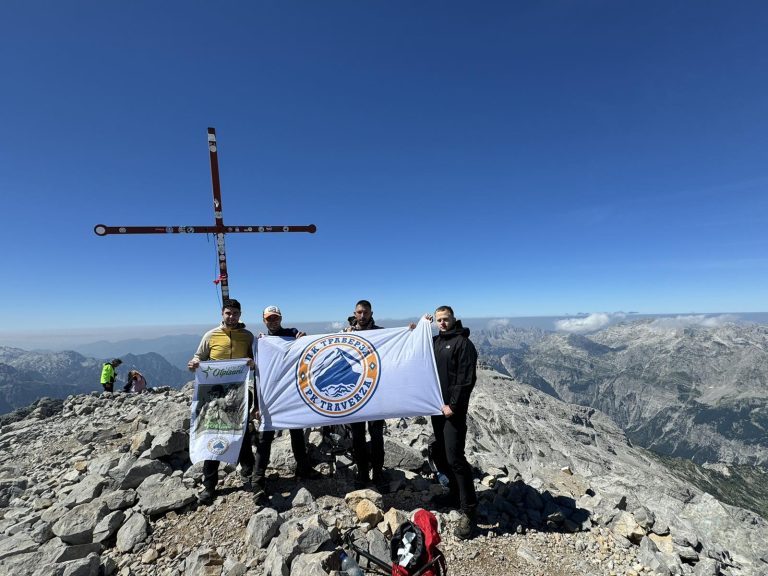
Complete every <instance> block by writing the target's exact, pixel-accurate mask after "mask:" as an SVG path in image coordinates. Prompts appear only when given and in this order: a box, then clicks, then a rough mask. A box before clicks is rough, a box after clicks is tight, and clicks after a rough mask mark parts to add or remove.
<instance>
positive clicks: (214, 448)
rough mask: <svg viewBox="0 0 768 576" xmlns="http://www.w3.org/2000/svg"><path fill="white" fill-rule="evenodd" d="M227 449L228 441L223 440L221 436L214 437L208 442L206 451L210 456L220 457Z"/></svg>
mask: <svg viewBox="0 0 768 576" xmlns="http://www.w3.org/2000/svg"><path fill="white" fill-rule="evenodd" d="M227 448H229V440H227V439H226V438H223V437H222V436H215V437H213V438H211V439H210V440H208V450H209V451H210V452H211V454H216V456H221V455H222V454H224V452H226V451H227Z"/></svg>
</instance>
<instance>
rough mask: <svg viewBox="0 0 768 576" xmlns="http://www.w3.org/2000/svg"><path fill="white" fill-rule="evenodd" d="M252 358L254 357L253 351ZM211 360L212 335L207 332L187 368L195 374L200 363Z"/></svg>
mask: <svg viewBox="0 0 768 576" xmlns="http://www.w3.org/2000/svg"><path fill="white" fill-rule="evenodd" d="M251 356H253V351H251ZM210 359H211V333H210V332H206V333H205V334H204V335H203V339H202V340H200V344H199V345H198V347H197V350H196V351H195V354H194V355H193V356H192V359H191V360H190V361H189V362H187V368H189V369H190V370H192V371H193V372H194V371H195V370H197V367H198V366H200V362H205V361H206V360H210Z"/></svg>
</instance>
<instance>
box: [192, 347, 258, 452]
mask: <svg viewBox="0 0 768 576" xmlns="http://www.w3.org/2000/svg"><path fill="white" fill-rule="evenodd" d="M250 375H251V369H250V368H249V367H248V360H247V359H242V360H211V361H209V362H200V367H199V368H198V369H197V370H196V371H195V392H194V394H193V396H192V418H191V420H190V426H189V428H190V430H189V458H190V460H192V462H200V461H201V460H220V461H222V462H229V463H230V464H236V463H237V458H238V455H239V454H240V446H241V445H242V443H243V435H244V433H245V431H246V430H247V423H248V389H247V385H248V379H249V377H250Z"/></svg>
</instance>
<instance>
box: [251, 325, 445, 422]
mask: <svg viewBox="0 0 768 576" xmlns="http://www.w3.org/2000/svg"><path fill="white" fill-rule="evenodd" d="M256 348H257V354H256V355H257V365H258V372H259V379H258V380H259V385H258V395H259V409H260V411H261V424H260V426H259V429H260V430H283V429H288V428H307V427H312V426H325V425H329V424H348V423H351V422H365V421H367V420H381V419H386V418H400V417H409V416H428V415H431V414H440V413H441V408H442V405H443V399H442V395H441V393H440V384H439V382H438V378H437V370H436V368H435V359H434V352H433V349H432V330H431V326H430V323H429V322H428V321H426V320H422V321H420V322H419V323H418V324H417V325H416V328H414V329H413V330H410V329H408V328H388V329H382V330H365V331H358V332H342V333H334V334H321V335H312V336H303V337H301V338H298V339H283V338H279V337H276V336H265V337H262V338H259V339H258V340H257V341H256Z"/></svg>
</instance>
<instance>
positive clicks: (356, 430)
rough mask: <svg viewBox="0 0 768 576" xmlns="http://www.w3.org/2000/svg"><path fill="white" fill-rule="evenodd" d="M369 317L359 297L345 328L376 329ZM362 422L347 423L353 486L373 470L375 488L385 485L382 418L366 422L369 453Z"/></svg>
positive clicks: (365, 480)
mask: <svg viewBox="0 0 768 576" xmlns="http://www.w3.org/2000/svg"><path fill="white" fill-rule="evenodd" d="M380 328H381V326H376V322H375V320H374V319H373V308H372V307H371V303H370V302H369V301H368V300H360V301H359V302H358V303H357V304H355V313H354V316H350V317H349V327H348V328H347V329H346V330H345V331H346V332H357V331H360V330H378V329H380ZM365 424H366V423H365V422H356V423H355V424H350V425H349V427H350V428H351V429H352V456H353V457H354V459H355V464H357V476H356V477H355V488H364V487H365V485H366V484H368V482H370V481H371V479H370V478H369V476H368V474H369V473H370V472H371V471H373V483H374V484H375V485H376V487H377V488H378V489H379V491H382V492H386V491H387V489H388V486H387V483H386V480H385V479H384V420H371V421H370V422H368V432H369V433H370V435H371V453H370V456H369V454H368V444H367V442H366V440H365Z"/></svg>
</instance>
